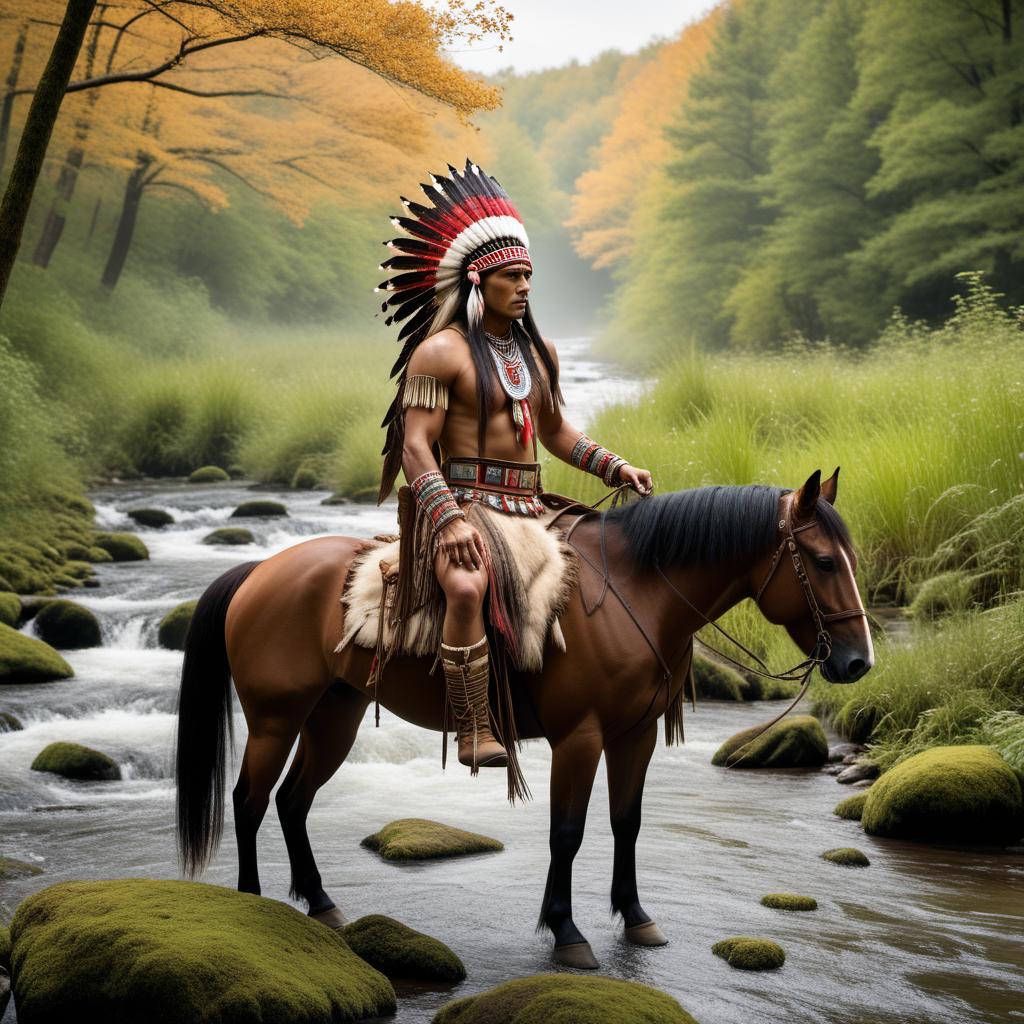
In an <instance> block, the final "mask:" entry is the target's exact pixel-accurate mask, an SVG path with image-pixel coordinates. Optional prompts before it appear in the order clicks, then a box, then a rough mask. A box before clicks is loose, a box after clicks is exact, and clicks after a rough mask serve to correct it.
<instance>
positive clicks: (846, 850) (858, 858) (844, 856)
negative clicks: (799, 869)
mask: <svg viewBox="0 0 1024 1024" xmlns="http://www.w3.org/2000/svg"><path fill="white" fill-rule="evenodd" d="M821 859H822V860H827V861H828V862H829V863H830V864H839V865H841V866H842V867H844V868H866V867H869V866H870V865H871V861H870V860H868V857H867V854H866V853H864V852H862V851H861V850H858V849H857V848H856V847H854V846H840V847H837V848H836V849H835V850H826V851H825V852H824V853H823V854H822V855H821Z"/></svg>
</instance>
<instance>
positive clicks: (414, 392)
mask: <svg viewBox="0 0 1024 1024" xmlns="http://www.w3.org/2000/svg"><path fill="white" fill-rule="evenodd" d="M411 405H414V406H416V407H417V408H420V409H436V408H437V406H441V408H442V409H445V410H447V409H448V385H447V384H443V383H442V382H441V381H439V380H438V379H437V378H436V377H430V376H428V375H427V374H424V373H417V374H413V376H411V377H407V378H406V379H405V387H404V388H403V390H402V408H403V409H408V408H409V406H411Z"/></svg>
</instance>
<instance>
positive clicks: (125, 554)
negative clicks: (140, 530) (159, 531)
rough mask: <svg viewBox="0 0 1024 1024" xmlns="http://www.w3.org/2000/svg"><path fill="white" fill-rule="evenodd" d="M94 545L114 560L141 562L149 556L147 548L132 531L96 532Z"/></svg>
mask: <svg viewBox="0 0 1024 1024" xmlns="http://www.w3.org/2000/svg"><path fill="white" fill-rule="evenodd" d="M96 547H98V548H102V549H103V550H104V551H106V553H107V554H108V555H110V557H111V558H112V559H113V560H114V561H115V562H141V561H143V560H145V559H147V558H149V549H148V548H147V547H146V545H145V544H143V543H142V541H141V539H140V538H139V537H138V536H137V535H136V534H134V533H97V534H96Z"/></svg>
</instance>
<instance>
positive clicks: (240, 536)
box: [203, 526, 256, 544]
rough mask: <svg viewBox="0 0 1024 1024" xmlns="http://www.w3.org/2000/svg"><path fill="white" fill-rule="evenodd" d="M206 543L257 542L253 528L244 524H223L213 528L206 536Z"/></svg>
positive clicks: (204, 539)
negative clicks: (247, 527) (249, 528)
mask: <svg viewBox="0 0 1024 1024" xmlns="http://www.w3.org/2000/svg"><path fill="white" fill-rule="evenodd" d="M203 543H204V544H255V543H256V538H255V537H254V536H253V535H252V530H247V529H246V528H245V527H244V526H221V527H218V528H217V529H216V530H211V531H210V532H209V533H208V534H207V535H206V536H205V537H204V538H203Z"/></svg>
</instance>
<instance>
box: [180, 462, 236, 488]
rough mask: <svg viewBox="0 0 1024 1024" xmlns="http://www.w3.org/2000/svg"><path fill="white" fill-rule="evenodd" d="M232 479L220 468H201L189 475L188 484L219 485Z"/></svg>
mask: <svg viewBox="0 0 1024 1024" xmlns="http://www.w3.org/2000/svg"><path fill="white" fill-rule="evenodd" d="M230 479H231V477H230V476H229V475H228V473H227V471H226V470H223V469H221V468H220V466H200V468H199V469H194V470H193V471H192V472H191V473H190V474H189V477H188V482H189V483H190V484H219V483H223V482H224V481H225V480H230Z"/></svg>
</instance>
